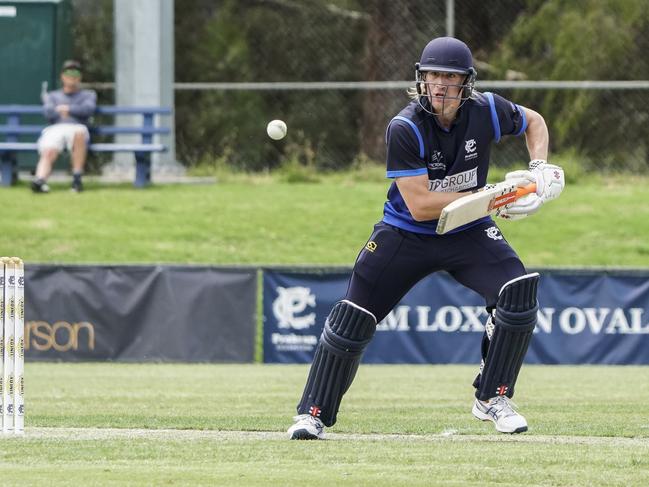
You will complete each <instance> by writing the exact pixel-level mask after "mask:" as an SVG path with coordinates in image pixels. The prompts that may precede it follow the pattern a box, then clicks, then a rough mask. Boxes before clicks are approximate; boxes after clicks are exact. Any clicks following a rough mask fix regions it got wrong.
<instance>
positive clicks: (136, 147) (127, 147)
mask: <svg viewBox="0 0 649 487" xmlns="http://www.w3.org/2000/svg"><path fill="white" fill-rule="evenodd" d="M89 150H91V151H92V152H166V151H167V146H166V145H163V144H90V147H89Z"/></svg>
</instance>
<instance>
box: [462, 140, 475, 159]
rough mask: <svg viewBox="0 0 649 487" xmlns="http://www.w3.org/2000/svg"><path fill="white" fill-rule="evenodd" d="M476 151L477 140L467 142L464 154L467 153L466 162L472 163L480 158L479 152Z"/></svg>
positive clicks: (465, 142)
mask: <svg viewBox="0 0 649 487" xmlns="http://www.w3.org/2000/svg"><path fill="white" fill-rule="evenodd" d="M476 149H477V148H476V143H475V139H469V140H465V141H464V152H466V155H465V156H464V160H465V161H470V160H471V159H475V158H476V157H478V151H477V150H476Z"/></svg>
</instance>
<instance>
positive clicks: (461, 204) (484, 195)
mask: <svg viewBox="0 0 649 487" xmlns="http://www.w3.org/2000/svg"><path fill="white" fill-rule="evenodd" d="M535 191H536V185H535V184H533V183H532V184H528V185H527V186H523V187H518V186H517V185H516V184H514V183H508V182H502V183H498V184H496V185H495V186H494V187H493V188H489V189H485V190H483V191H478V192H477V193H473V194H471V195H469V196H465V197H463V198H460V199H458V200H455V201H453V202H452V203H449V204H448V205H446V206H445V207H444V209H443V210H442V213H441V214H440V216H439V219H438V221H437V230H436V232H437V234H438V235H444V234H445V233H448V232H450V231H451V230H455V229H456V228H458V227H461V226H462V225H466V224H467V223H471V222H472V221H475V220H478V219H480V218H483V217H485V216H488V215H493V214H494V213H496V211H498V209H499V208H502V207H503V206H506V205H509V204H511V203H513V202H514V201H516V200H517V199H518V198H520V197H521V196H524V195H526V194H530V193H533V192H535Z"/></svg>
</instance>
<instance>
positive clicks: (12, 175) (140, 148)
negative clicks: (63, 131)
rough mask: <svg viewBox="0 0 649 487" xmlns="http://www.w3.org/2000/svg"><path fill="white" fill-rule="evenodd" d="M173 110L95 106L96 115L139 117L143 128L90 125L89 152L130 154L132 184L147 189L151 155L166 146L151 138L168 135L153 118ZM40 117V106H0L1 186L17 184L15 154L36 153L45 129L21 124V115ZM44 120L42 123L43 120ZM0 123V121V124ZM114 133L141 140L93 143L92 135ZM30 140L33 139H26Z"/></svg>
mask: <svg viewBox="0 0 649 487" xmlns="http://www.w3.org/2000/svg"><path fill="white" fill-rule="evenodd" d="M171 113H172V111H171V109H169V108H164V107H124V106H98V107H97V110H96V112H95V114H96V115H106V116H112V117H114V116H115V115H142V125H138V126H119V125H115V124H113V125H90V126H89V127H88V129H89V131H90V140H91V142H90V145H89V146H88V150H89V152H113V153H114V152H132V153H133V154H134V156H135V182H134V185H135V186H136V187H138V188H141V187H144V186H147V185H148V184H149V183H150V182H151V154H152V153H154V152H165V151H167V146H165V145H163V144H158V143H154V142H153V136H154V135H164V134H169V133H170V130H169V128H168V127H159V126H155V123H154V122H155V116H156V115H171ZM25 115H27V116H30V115H31V116H32V118H33V117H34V116H36V115H40V116H41V117H43V107H42V106H40V105H0V120H2V119H3V118H4V119H5V122H4V125H1V124H0V137H1V136H2V135H4V136H5V140H4V141H1V140H0V165H1V167H0V173H1V180H0V184H1V185H2V186H9V185H11V184H13V183H15V182H16V181H17V178H18V161H17V157H16V154H17V153H19V152H34V151H37V150H38V146H37V143H36V142H37V140H38V136H39V135H40V133H41V131H42V130H43V129H44V128H45V127H46V126H47V124H46V123H43V124H42V125H28V124H21V123H20V122H21V118H22V117H23V116H25ZM43 121H45V120H44V119H43ZM0 123H1V122H0ZM117 134H131V135H133V134H134V135H141V136H142V140H141V142H140V143H137V144H122V143H114V142H112V143H107V142H106V143H93V142H92V139H93V136H99V135H102V136H114V135H117ZM26 136H33V139H34V140H33V141H31V142H24V141H22V140H20V141H19V139H23V138H25V137H26ZM29 138H32V137H29Z"/></svg>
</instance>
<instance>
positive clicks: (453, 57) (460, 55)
mask: <svg viewBox="0 0 649 487" xmlns="http://www.w3.org/2000/svg"><path fill="white" fill-rule="evenodd" d="M418 69H419V70H420V71H443V72H446V73H461V74H477V73H476V71H475V68H474V67H473V56H472V55H471V49H469V47H468V46H467V45H466V44H465V43H464V42H462V41H461V40H459V39H456V38H455V37H438V38H436V39H433V40H432V41H430V42H429V43H428V44H426V47H424V50H423V52H422V53H421V59H420V61H419V67H418Z"/></svg>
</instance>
